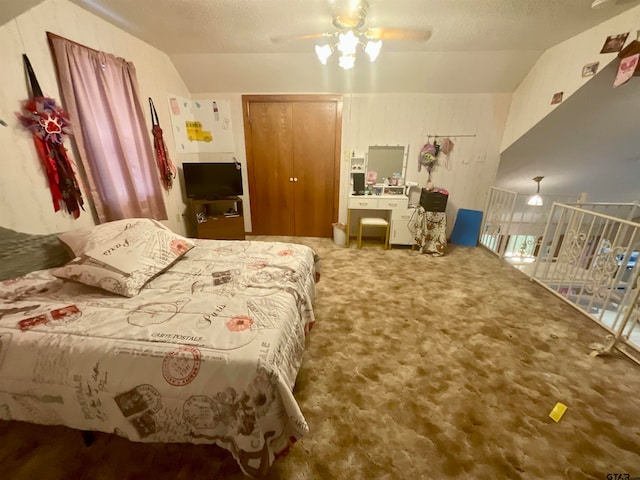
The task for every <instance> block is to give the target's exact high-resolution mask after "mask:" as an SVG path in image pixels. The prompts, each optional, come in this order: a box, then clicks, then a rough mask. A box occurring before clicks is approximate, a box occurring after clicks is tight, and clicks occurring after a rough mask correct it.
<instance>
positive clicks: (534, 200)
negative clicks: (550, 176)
mask: <svg viewBox="0 0 640 480" xmlns="http://www.w3.org/2000/svg"><path fill="white" fill-rule="evenodd" d="M543 178H544V177H534V178H533V181H534V182H536V183H537V184H538V189H537V190H536V194H535V195H532V196H531V197H529V200H528V201H527V205H531V206H533V207H540V206H542V204H543V201H542V197H541V196H540V181H541V180H542V179H543Z"/></svg>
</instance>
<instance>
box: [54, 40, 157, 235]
mask: <svg viewBox="0 0 640 480" xmlns="http://www.w3.org/2000/svg"><path fill="white" fill-rule="evenodd" d="M47 35H48V37H49V42H50V44H51V47H52V51H53V54H54V57H55V60H56V65H57V69H58V77H59V79H60V86H61V89H62V96H63V100H64V103H65V108H66V109H67V111H68V113H69V116H70V119H71V124H72V128H73V133H74V137H75V142H76V145H77V147H78V152H79V154H80V162H81V163H82V166H83V168H84V171H85V173H86V177H87V178H86V180H87V183H88V189H89V192H88V194H89V196H90V197H91V198H92V199H93V203H94V206H95V209H96V214H97V216H98V222H99V223H103V222H108V221H111V220H120V219H123V218H134V217H146V218H155V219H157V220H166V219H167V212H166V208H165V205H164V201H163V198H162V188H161V186H160V183H159V180H158V174H157V171H156V165H155V160H154V156H153V149H152V147H151V142H150V139H149V134H148V130H149V129H148V128H147V126H146V122H145V118H144V114H143V110H142V104H141V102H140V95H139V93H138V81H137V79H136V70H135V67H134V66H133V64H132V63H131V62H127V61H126V60H124V59H123V58H116V57H115V56H114V55H111V54H107V53H104V52H98V51H96V50H93V49H90V48H88V47H85V46H82V45H79V44H77V43H75V42H72V41H69V40H67V39H64V38H62V37H58V36H57V35H54V34H51V33H48V34H47Z"/></svg>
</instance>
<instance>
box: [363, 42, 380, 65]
mask: <svg viewBox="0 0 640 480" xmlns="http://www.w3.org/2000/svg"><path fill="white" fill-rule="evenodd" d="M381 48H382V40H378V41H377V42H374V41H372V40H369V41H368V42H367V44H366V45H365V47H364V51H365V53H366V54H367V55H369V60H371V61H372V62H375V60H376V58H378V55H380V49H381Z"/></svg>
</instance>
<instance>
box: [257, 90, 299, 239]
mask: <svg viewBox="0 0 640 480" xmlns="http://www.w3.org/2000/svg"><path fill="white" fill-rule="evenodd" d="M250 114H251V126H250V130H251V132H250V134H251V138H250V140H251V157H252V162H251V166H252V168H251V169H250V170H249V174H250V178H249V180H250V181H249V184H250V185H249V188H250V189H251V190H250V192H249V194H250V196H251V226H252V233H253V234H255V235H295V218H294V216H293V214H292V212H293V210H294V205H295V203H294V202H295V201H294V187H295V184H294V182H293V181H291V180H290V179H291V178H293V144H292V141H291V138H292V123H293V117H292V106H291V104H289V103H285V102H252V103H251V104H250Z"/></svg>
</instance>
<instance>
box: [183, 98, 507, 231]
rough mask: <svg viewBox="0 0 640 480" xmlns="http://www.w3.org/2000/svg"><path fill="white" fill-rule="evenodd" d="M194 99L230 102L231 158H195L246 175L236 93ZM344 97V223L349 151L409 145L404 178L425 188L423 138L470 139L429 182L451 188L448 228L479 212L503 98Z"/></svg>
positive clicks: (493, 163) (458, 143) (494, 157)
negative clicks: (467, 212) (465, 212)
mask: <svg viewBox="0 0 640 480" xmlns="http://www.w3.org/2000/svg"><path fill="white" fill-rule="evenodd" d="M192 98H194V99H206V98H220V99H225V100H229V102H230V105H231V117H232V118H231V121H232V124H233V135H234V140H235V145H236V151H235V153H234V154H217V155H216V154H208V156H206V157H205V156H204V155H202V154H201V156H200V161H219V160H228V159H230V158H231V157H232V156H234V155H235V156H236V158H237V159H238V160H239V161H240V163H241V164H242V165H243V169H244V170H243V171H244V172H246V152H245V147H244V125H243V121H242V96H241V94H238V93H227V94H218V93H198V94H194V95H193V96H192ZM343 99H344V103H343V111H342V161H341V169H340V178H341V181H340V208H339V220H340V221H341V222H342V223H345V222H346V218H347V207H346V205H347V196H348V193H349V158H350V156H351V153H352V152H354V151H355V153H356V156H364V154H365V153H366V151H367V149H368V147H369V145H408V146H409V154H408V165H407V177H406V179H407V180H408V181H416V182H419V183H420V185H421V186H424V185H426V183H427V174H426V171H425V170H424V169H422V171H421V172H420V173H418V153H419V151H420V149H421V148H422V145H424V144H425V143H426V141H427V135H428V134H432V135H435V134H441V135H464V134H468V135H476V136H475V137H468V138H453V141H454V143H455V147H454V150H453V152H452V154H451V155H450V159H449V167H448V168H447V166H446V165H445V157H444V156H441V159H442V166H440V167H439V168H438V169H437V170H436V171H435V172H434V174H433V181H434V183H435V185H436V186H441V187H444V188H446V189H447V190H449V193H450V197H449V206H448V208H447V214H448V217H449V227H452V226H453V221H454V220H455V215H456V213H457V210H458V209H459V208H468V209H473V210H482V209H483V207H484V201H485V195H486V192H487V191H488V190H489V187H490V186H491V185H492V183H493V181H494V179H495V174H496V171H497V168H498V161H499V153H498V150H499V146H500V140H501V138H502V133H503V131H504V127H505V122H506V118H507V112H508V109H509V102H510V99H511V96H510V95H509V94H464V95H453V94H446V95H445V94H443V95H437V94H360V95H355V94H354V95H344V97H343ZM184 161H186V160H184ZM244 182H245V184H244V189H245V195H244V198H243V199H244V205H245V207H244V208H245V228H246V230H247V231H251V221H250V214H249V212H250V208H249V202H250V195H249V192H248V185H247V178H246V175H245V176H244Z"/></svg>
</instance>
